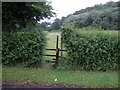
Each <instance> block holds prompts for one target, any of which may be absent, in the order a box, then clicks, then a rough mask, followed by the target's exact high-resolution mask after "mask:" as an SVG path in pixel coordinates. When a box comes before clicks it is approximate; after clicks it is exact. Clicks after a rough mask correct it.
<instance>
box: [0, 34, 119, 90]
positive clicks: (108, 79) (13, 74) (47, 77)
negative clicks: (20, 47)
mask: <svg viewBox="0 0 120 90" xmlns="http://www.w3.org/2000/svg"><path fill="white" fill-rule="evenodd" d="M57 34H58V33H54V34H53V33H48V35H47V37H48V44H47V48H55V47H56V46H55V44H56V36H57ZM59 47H60V42H59ZM45 53H47V54H55V52H52V51H46V52H45ZM47 58H51V57H45V59H47ZM52 58H53V57H52ZM55 79H57V81H55ZM2 82H14V83H16V82H28V83H37V84H64V85H76V86H82V87H92V88H96V87H98V88H99V87H112V88H115V87H118V72H114V71H113V72H112V71H107V72H93V71H72V70H71V71H70V70H65V69H60V68H58V69H53V68H52V65H51V64H50V63H45V62H44V64H43V67H42V68H24V67H22V66H14V67H13V66H12V67H10V66H3V68H2Z"/></svg>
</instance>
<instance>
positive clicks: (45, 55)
mask: <svg viewBox="0 0 120 90" xmlns="http://www.w3.org/2000/svg"><path fill="white" fill-rule="evenodd" d="M43 56H52V57H56V55H43Z"/></svg>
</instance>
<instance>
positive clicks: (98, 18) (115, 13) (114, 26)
mask: <svg viewBox="0 0 120 90" xmlns="http://www.w3.org/2000/svg"><path fill="white" fill-rule="evenodd" d="M119 3H120V1H119V2H107V3H106V4H99V5H95V6H93V7H87V8H85V9H81V10H79V11H76V12H74V13H73V14H70V15H68V16H67V17H63V18H62V19H61V20H59V19H57V20H55V22H54V23H53V24H52V25H51V30H53V29H54V30H55V29H59V28H60V26H64V25H70V24H73V25H75V27H77V28H82V27H87V26H97V27H101V28H102V29H105V30H106V29H110V30H120V27H119V25H118V22H120V19H119V17H120V14H119V8H120V7H119Z"/></svg>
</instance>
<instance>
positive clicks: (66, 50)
mask: <svg viewBox="0 0 120 90" xmlns="http://www.w3.org/2000/svg"><path fill="white" fill-rule="evenodd" d="M59 51H67V50H61V49H60V50H59Z"/></svg>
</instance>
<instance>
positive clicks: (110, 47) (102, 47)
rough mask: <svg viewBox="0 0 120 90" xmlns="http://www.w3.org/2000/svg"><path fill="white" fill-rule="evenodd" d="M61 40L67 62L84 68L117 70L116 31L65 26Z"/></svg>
mask: <svg viewBox="0 0 120 90" xmlns="http://www.w3.org/2000/svg"><path fill="white" fill-rule="evenodd" d="M62 42H63V43H64V46H65V48H66V50H67V53H68V56H67V57H68V61H67V64H68V65H70V66H72V67H74V68H78V69H80V68H81V69H84V70H97V71H104V70H105V71H106V70H117V69H118V64H117V63H118V55H119V52H118V48H119V47H120V44H119V42H118V32H117V31H101V30H100V31H96V30H93V31H88V30H87V31H85V30H84V31H83V30H78V29H73V28H70V27H69V28H68V27H65V28H63V29H62Z"/></svg>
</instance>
